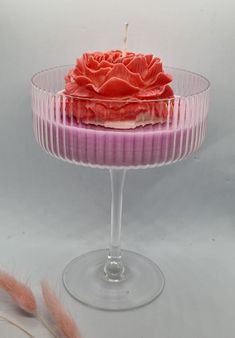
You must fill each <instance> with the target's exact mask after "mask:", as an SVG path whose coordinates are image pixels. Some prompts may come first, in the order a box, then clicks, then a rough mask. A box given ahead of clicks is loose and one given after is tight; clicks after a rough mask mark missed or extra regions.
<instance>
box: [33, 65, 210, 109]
mask: <svg viewBox="0 0 235 338" xmlns="http://www.w3.org/2000/svg"><path fill="white" fill-rule="evenodd" d="M65 67H74V64H67V65H60V66H54V67H50V68H46V69H43V70H41V71H39V72H37V73H35V74H34V75H33V76H32V77H31V79H30V82H31V85H32V86H33V87H35V88H36V89H38V90H40V91H42V92H44V93H47V94H50V95H52V96H55V97H61V96H62V95H63V96H65V97H68V98H71V99H77V100H84V101H90V102H106V103H153V102H169V101H174V100H175V99H177V98H189V97H194V96H197V95H200V94H203V93H205V92H206V91H208V90H209V89H210V86H211V83H210V81H209V80H208V79H207V78H206V77H205V76H203V75H201V74H199V73H196V72H192V71H190V70H186V69H183V68H178V67H172V66H165V67H164V68H165V69H169V70H170V69H172V70H175V71H180V72H185V73H189V74H193V75H196V76H198V77H200V78H201V79H203V80H204V81H205V83H206V84H205V88H203V89H202V90H199V91H197V92H195V93H193V94H189V95H175V96H174V97H171V98H160V99H149V100H148V99H144V100H141V99H120V98H117V99H116V98H114V99H107V98H90V97H83V96H78V95H66V94H62V93H61V92H60V93H59V92H57V93H55V92H52V91H50V90H47V89H45V88H42V87H39V86H38V85H37V84H36V83H35V78H36V77H37V76H38V75H40V74H42V73H46V72H48V71H51V70H54V69H57V68H65ZM173 81H174V79H173Z"/></svg>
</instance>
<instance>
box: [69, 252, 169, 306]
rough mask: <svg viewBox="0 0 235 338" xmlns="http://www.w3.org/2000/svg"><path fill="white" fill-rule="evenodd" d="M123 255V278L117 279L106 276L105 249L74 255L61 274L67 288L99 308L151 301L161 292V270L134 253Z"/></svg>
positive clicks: (72, 294) (162, 283) (76, 296)
mask: <svg viewBox="0 0 235 338" xmlns="http://www.w3.org/2000/svg"><path fill="white" fill-rule="evenodd" d="M122 255H123V261H124V265H125V279H124V280H122V281H120V282H114V281H107V280H106V279H105V274H104V264H105V262H106V260H107V256H108V250H97V251H92V252H89V253H87V254H85V255H82V256H80V257H77V258H75V259H74V260H72V261H71V262H70V263H69V264H68V265H67V266H66V268H65V270H64V273H63V282H64V285H65V288H66V290H67V291H68V292H69V293H70V294H71V296H72V297H74V298H75V299H77V300H79V301H80V302H82V303H84V304H86V305H89V306H92V307H95V308H98V309H102V310H113V311H118V310H130V309H134V308H137V307H140V306H143V305H146V304H148V303H150V302H151V301H153V300H154V299H155V298H156V297H158V296H159V295H160V294H161V292H162V291H163V288H164V283H165V282H164V276H163V274H162V272H161V270H160V269H159V267H158V266H157V265H156V264H155V263H154V262H152V261H151V260H149V259H148V258H146V257H144V256H141V255H139V254H137V253H134V252H131V251H125V250H123V251H122Z"/></svg>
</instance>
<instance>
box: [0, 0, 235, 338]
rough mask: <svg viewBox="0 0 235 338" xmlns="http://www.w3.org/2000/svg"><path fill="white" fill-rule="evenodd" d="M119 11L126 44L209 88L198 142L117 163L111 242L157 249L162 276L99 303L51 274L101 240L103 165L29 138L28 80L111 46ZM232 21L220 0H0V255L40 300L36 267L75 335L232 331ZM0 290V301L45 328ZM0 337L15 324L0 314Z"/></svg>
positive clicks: (199, 336) (218, 334)
mask: <svg viewBox="0 0 235 338" xmlns="http://www.w3.org/2000/svg"><path fill="white" fill-rule="evenodd" d="M126 21H128V22H129V24H130V29H129V42H128V46H129V50H133V51H139V52H148V53H153V54H157V55H159V56H161V57H162V59H163V61H164V63H165V64H167V65H171V66H176V67H182V68H185V69H190V70H192V71H195V72H199V73H201V74H203V75H205V76H206V77H208V78H209V79H210V81H211V84H212V97H211V106H210V118H209V128H208V133H207V139H206V141H205V143H204V145H203V147H202V149H201V150H200V152H199V153H197V154H194V155H193V156H191V157H189V158H188V159H186V160H185V161H183V162H181V163H178V164H174V165H172V166H168V167H162V168H159V169H157V168H156V169H149V170H143V171H142V170H139V171H130V172H129V173H128V175H127V179H126V186H125V196H124V217H123V246H124V247H126V248H129V249H132V250H136V251H138V252H139V253H142V254H145V255H146V256H148V257H149V258H151V259H153V260H154V261H156V262H157V263H158V264H159V265H160V267H161V269H162V270H163V271H164V274H165V276H166V287H165V290H164V292H163V294H162V295H161V297H160V298H159V299H158V300H156V301H155V302H153V303H152V304H150V305H149V306H146V307H143V308H141V309H139V310H136V311H129V312H120V313H108V312H103V311H97V310H91V309H89V308H87V307H85V306H82V305H80V304H79V303H77V302H75V301H73V300H72V299H71V297H70V296H69V295H68V294H67V293H66V292H65V291H64V289H63V286H62V284H61V272H62V270H63V268H64V266H65V264H66V263H67V262H68V261H69V260H70V259H72V258H74V257H75V256H77V255H79V254H81V253H84V252H86V251H89V250H91V249H97V248H103V247H106V246H107V243H108V234H109V233H108V231H109V228H108V227H109V225H108V224H109V211H110V209H109V208H110V197H111V196H110V187H109V177H108V172H107V171H105V170H96V169H90V168H82V167H76V166H74V165H71V164H67V163H65V162H60V161H57V160H55V159H53V158H52V157H49V156H48V155H47V154H45V153H43V151H42V150H41V149H40V148H39V147H38V146H37V145H36V142H35V141H34V138H33V133H32V127H31V108H30V82H29V80H30V77H31V76H32V74H33V73H35V72H37V71H39V70H41V69H44V68H48V67H51V66H54V65H60V64H68V63H74V61H75V59H76V57H77V56H79V55H80V54H81V53H82V52H84V51H87V50H88V51H91V50H109V49H116V48H122V41H123V31H124V23H125V22H126ZM234 22H235V2H234V1H233V0H224V1H218V0H207V1H206V0H197V1H188V0H178V1H173V0H171V1H170V0H152V1H151V0H145V1H134V0H125V1H124V0H119V1H113V0H100V1H94V0H93V1H92V0H86V1H79V0H76V1H75V0H66V1H65V0H50V1H46V0H40V1H35V0H28V1H27V0H21V1H16V0H15V1H13V0H0V234H1V236H0V266H1V267H3V268H4V269H6V270H8V271H9V272H13V273H15V274H16V275H17V276H18V277H20V278H22V279H23V280H28V281H29V283H30V285H31V286H32V288H33V289H34V290H35V292H36V293H37V295H38V297H39V299H40V293H39V281H40V279H42V278H46V279H48V280H49V281H50V283H51V285H52V286H53V287H55V289H56V290H57V291H58V294H59V295H60V296H61V298H62V299H63V301H64V303H65V304H67V307H68V308H69V309H70V310H71V312H72V313H73V315H74V317H75V318H76V320H77V323H78V324H79V326H80V328H81V332H82V337H83V338H110V337H112V338H130V337H135V338H232V337H233V336H234V332H235V322H234V308H235V135H234V128H235V103H234V102H235V100H234V94H235V85H234V76H235V68H234V60H235V24H234ZM0 301H1V302H0V312H1V313H8V314H9V316H11V317H16V319H17V321H18V322H20V323H22V324H24V325H25V326H27V327H29V328H31V331H32V332H33V333H34V334H35V336H36V337H46V333H44V332H43V331H42V330H41V329H40V326H39V325H38V324H37V323H36V321H34V320H33V319H30V318H27V319H25V318H23V317H22V315H21V314H19V313H17V312H16V311H14V308H12V307H11V305H10V304H11V303H10V301H9V299H8V298H6V297H4V296H3V295H2V294H0ZM0 337H1V338H2V337H3V338H7V337H21V335H19V334H18V333H17V331H15V330H13V329H12V328H10V327H9V326H8V325H5V324H3V323H1V322H0ZM22 337H23V335H22Z"/></svg>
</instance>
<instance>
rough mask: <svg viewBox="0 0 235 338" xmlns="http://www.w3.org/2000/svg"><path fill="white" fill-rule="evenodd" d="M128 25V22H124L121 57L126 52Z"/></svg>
mask: <svg viewBox="0 0 235 338" xmlns="http://www.w3.org/2000/svg"><path fill="white" fill-rule="evenodd" d="M128 26H129V24H128V23H125V34H124V48H123V51H122V56H123V57H125V56H126V52H127V39H128Z"/></svg>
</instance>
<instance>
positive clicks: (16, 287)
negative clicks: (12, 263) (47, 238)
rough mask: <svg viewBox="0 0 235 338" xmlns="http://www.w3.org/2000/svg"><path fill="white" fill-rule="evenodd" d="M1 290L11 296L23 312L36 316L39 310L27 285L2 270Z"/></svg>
mask: <svg viewBox="0 0 235 338" xmlns="http://www.w3.org/2000/svg"><path fill="white" fill-rule="evenodd" d="M0 288H1V289H3V290H4V291H5V292H7V293H8V294H9V295H10V296H11V297H12V298H13V299H14V301H15V302H16V304H17V305H18V306H19V307H20V308H21V309H22V310H24V311H25V312H27V313H29V314H31V315H34V316H35V314H36V310H37V303H36V298H35V297H34V294H33V292H32V290H31V289H30V288H29V287H28V286H27V285H26V284H24V283H22V282H20V281H18V280H17V279H16V278H15V277H13V276H11V275H10V274H9V273H7V272H5V271H1V270H0Z"/></svg>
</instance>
